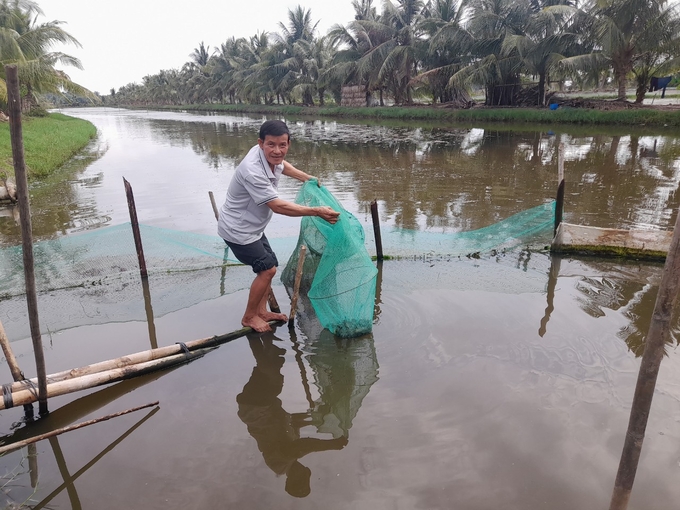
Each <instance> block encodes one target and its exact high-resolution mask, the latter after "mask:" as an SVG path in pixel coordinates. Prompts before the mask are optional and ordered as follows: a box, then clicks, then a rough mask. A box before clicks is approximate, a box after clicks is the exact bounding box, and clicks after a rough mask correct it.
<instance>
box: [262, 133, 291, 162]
mask: <svg viewBox="0 0 680 510" xmlns="http://www.w3.org/2000/svg"><path fill="white" fill-rule="evenodd" d="M257 143H258V144H259V146H260V148H261V149H262V150H263V151H264V156H265V158H267V161H268V162H269V165H270V166H271V168H272V170H273V169H274V167H275V166H276V165H280V164H281V163H283V159H284V158H285V157H286V153H287V152H288V147H289V146H290V137H289V136H288V135H281V136H272V135H265V137H264V140H260V139H259V138H258V139H257Z"/></svg>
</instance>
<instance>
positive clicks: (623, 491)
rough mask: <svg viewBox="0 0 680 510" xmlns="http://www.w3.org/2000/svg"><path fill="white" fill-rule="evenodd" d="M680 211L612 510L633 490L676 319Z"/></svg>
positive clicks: (618, 509) (622, 507)
mask: <svg viewBox="0 0 680 510" xmlns="http://www.w3.org/2000/svg"><path fill="white" fill-rule="evenodd" d="M679 275H680V213H679V214H678V217H677V219H676V222H675V229H674V231H673V239H672V240H671V245H670V248H669V249H668V255H667V256H666V264H665V265H664V268H663V275H662V277H661V283H660V284H659V293H658V294H657V296H656V304H655V305H654V312H653V313H652V321H651V323H650V325H649V331H648V332H647V337H646V338H645V351H644V354H643V355H642V361H641V363H640V372H639V373H638V379H637V384H636V385H635V394H634V396H633V405H632V408H631V410H630V420H629V422H628V430H627V431H626V439H625V441H624V443H623V451H622V452H621V461H620V463H619V470H618V472H617V474H616V482H615V483H614V492H613V494H612V499H611V503H610V506H609V509H610V510H625V509H626V508H627V507H628V500H629V499H630V493H631V490H632V489H633V481H634V480H635V473H636V471H637V466H638V461H639V460H640V452H641V450H642V441H643V440H644V438H645V430H646V428H647V419H648V418H649V410H650V408H651V406H652V397H653V396H654V387H655V386H656V379H657V376H658V375H659V367H660V366H661V360H662V359H663V355H664V346H665V345H666V342H667V341H668V340H669V339H670V334H671V333H670V332H671V327H670V322H671V319H672V318H673V307H674V306H675V302H676V300H677V297H678V291H679V290H680V278H679Z"/></svg>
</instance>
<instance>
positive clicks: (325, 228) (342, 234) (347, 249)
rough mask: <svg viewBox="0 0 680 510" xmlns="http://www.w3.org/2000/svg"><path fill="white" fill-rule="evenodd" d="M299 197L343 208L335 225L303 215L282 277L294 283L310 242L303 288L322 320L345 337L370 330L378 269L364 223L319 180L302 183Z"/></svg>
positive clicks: (310, 202)
mask: <svg viewBox="0 0 680 510" xmlns="http://www.w3.org/2000/svg"><path fill="white" fill-rule="evenodd" d="M295 202H296V203H298V204H301V205H305V206H309V207H318V206H328V207H331V208H333V209H334V210H335V211H338V212H340V217H339V219H338V222H337V223H335V224H333V225H331V224H330V223H328V222H327V221H325V220H323V219H321V218H319V217H316V216H305V217H303V218H302V221H301V223H300V236H299V238H298V244H297V246H296V248H295V251H294V252H293V255H292V256H291V258H290V259H289V260H288V264H287V265H286V267H285V269H284V270H283V273H282V274H281V280H282V281H283V282H284V284H285V285H287V286H288V287H292V286H293V285H294V282H295V273H296V269H297V264H298V260H299V258H300V252H301V250H300V248H301V247H302V246H303V245H304V246H306V247H307V252H306V254H305V261H304V265H303V275H305V278H304V283H303V282H302V281H301V284H300V288H301V291H304V292H305V293H306V294H307V297H309V300H310V301H311V302H312V306H313V307H314V310H315V312H316V314H317V316H318V318H319V321H320V322H321V324H322V325H323V326H324V327H325V328H326V329H328V330H329V331H331V332H332V333H334V334H336V335H338V336H340V337H342V338H351V337H355V336H359V335H363V334H365V333H368V332H370V331H371V329H372V327H373V305H374V300H375V283H376V275H377V274H378V270H377V269H376V267H375V265H374V264H373V262H372V261H371V257H370V255H369V254H368V252H367V251H366V247H365V246H364V229H363V227H362V226H361V223H359V221H358V220H357V219H356V218H355V217H354V216H353V215H352V214H350V213H349V212H347V211H346V210H345V209H344V208H343V207H342V206H341V205H340V203H339V202H338V201H337V200H336V199H335V197H333V195H332V194H331V192H330V191H328V189H326V188H325V187H319V186H318V185H317V181H316V180H310V181H307V182H306V183H305V184H304V185H303V186H302V187H301V188H300V191H299V192H298V195H297V197H296V199H295ZM310 280H311V281H310Z"/></svg>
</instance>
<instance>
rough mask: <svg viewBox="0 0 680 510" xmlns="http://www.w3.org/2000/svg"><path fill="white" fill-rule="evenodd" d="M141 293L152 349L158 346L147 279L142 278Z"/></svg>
mask: <svg viewBox="0 0 680 510" xmlns="http://www.w3.org/2000/svg"><path fill="white" fill-rule="evenodd" d="M142 293H143V294H144V310H145V311H146V324H147V326H148V328H149V342H150V343H151V348H152V349H157V348H158V339H157V337H156V323H155V322H154V318H153V306H151V289H149V279H148V278H142Z"/></svg>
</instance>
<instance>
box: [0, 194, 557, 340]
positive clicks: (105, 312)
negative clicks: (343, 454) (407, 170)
mask: <svg viewBox="0 0 680 510" xmlns="http://www.w3.org/2000/svg"><path fill="white" fill-rule="evenodd" d="M317 194H318V196H317ZM300 200H302V201H303V202H304V203H308V204H309V205H322V204H327V203H330V204H332V207H334V208H336V209H337V210H341V211H343V212H342V214H343V219H341V221H340V222H338V224H336V228H335V229H334V228H331V227H330V225H329V224H328V223H326V222H324V221H323V220H321V219H318V218H304V219H303V220H302V227H301V230H300V237H299V238H298V239H297V240H296V238H295V237H287V238H276V237H270V238H269V241H270V243H271V246H272V248H273V249H274V251H275V252H276V254H277V257H278V258H279V260H280V261H282V263H284V262H285V261H286V260H288V258H289V257H291V258H290V261H289V264H288V265H287V266H286V268H285V269H284V271H283V277H282V279H283V281H284V283H285V284H286V285H287V286H288V287H292V283H293V281H294V268H295V267H296V266H297V258H298V256H299V246H300V242H301V241H302V242H304V244H305V245H306V246H307V247H308V248H309V249H308V255H307V256H306V257H305V261H304V264H305V266H304V272H303V280H302V288H303V291H304V293H305V294H306V293H309V297H310V299H313V300H314V309H315V310H317V313H320V315H321V316H323V317H328V321H327V322H326V324H337V326H332V327H333V328H334V329H335V331H337V332H338V334H341V335H349V334H354V333H356V334H359V333H358V332H359V331H367V330H370V329H371V325H372V319H373V317H372V310H373V301H374V293H375V290H374V288H373V286H374V284H375V279H374V275H375V267H374V266H373V264H372V263H370V259H369V258H368V255H367V248H368V250H373V249H374V248H373V247H374V246H375V242H374V239H373V229H372V228H367V229H366V233H367V237H366V239H364V229H363V228H362V226H361V225H360V224H359V222H358V221H357V219H356V218H355V217H354V216H352V215H351V214H349V213H347V212H346V211H344V210H342V208H341V206H340V205H339V204H338V203H337V201H336V200H335V199H334V198H333V197H332V195H330V193H328V192H327V191H326V190H325V189H324V188H321V190H319V189H318V187H315V186H303V189H302V190H301V192H300ZM553 211H554V202H548V203H546V204H543V205H540V206H538V207H534V208H532V209H528V210H526V211H522V212H521V213H518V214H515V215H514V216H511V217H509V218H507V219H505V220H503V221H501V222H499V223H496V224H494V225H490V226H488V227H485V228H483V229H480V230H476V231H471V232H462V233H454V234H437V233H431V232H422V231H412V230H404V229H397V228H389V227H388V228H383V230H382V240H383V247H384V251H385V253H386V254H388V255H391V256H403V257H410V256H414V257H423V258H424V259H427V260H428V261H429V260H448V259H447V257H448V256H452V257H453V256H455V255H458V256H462V255H469V254H472V253H481V254H482V255H481V256H482V258H483V257H484V256H485V255H487V254H489V253H492V252H493V250H501V249H512V248H513V247H516V246H522V247H523V248H526V247H528V246H529V247H530V246H531V245H532V244H533V245H534V246H540V247H543V246H545V245H546V244H549V242H550V239H551V237H552V226H553V221H554V216H553V214H554V213H553ZM310 225H311V228H310ZM338 225H339V226H338ZM140 230H141V237H142V242H143V245H144V254H145V259H146V265H147V270H148V272H149V279H148V283H149V287H150V293H151V301H152V304H153V312H152V313H153V316H155V317H161V316H163V315H165V314H167V313H170V312H174V311H177V310H181V309H183V308H187V307H189V306H193V305H195V304H197V303H200V302H202V301H206V300H210V299H216V298H218V297H220V296H223V295H225V294H231V293H234V292H237V291H240V290H244V289H247V288H248V287H249V286H250V284H251V282H252V279H253V273H252V270H251V269H250V268H249V267H244V266H242V265H240V264H238V263H237V261H236V260H235V259H234V258H232V256H230V255H229V252H227V251H226V249H225V244H224V241H222V239H221V238H220V237H219V236H217V235H205V234H196V233H191V232H180V231H175V230H170V229H164V228H158V227H151V226H148V225H140ZM369 236H370V237H369ZM33 251H34V255H35V263H34V267H35V275H36V288H37V291H38V308H39V311H40V326H41V331H42V333H47V332H48V331H51V332H56V331H60V330H63V329H67V328H72V327H77V326H82V325H93V324H104V323H108V322H123V321H131V320H144V319H145V318H147V316H148V313H147V312H146V311H145V308H148V305H149V303H147V302H145V299H144V292H143V289H142V286H141V283H140V278H139V265H138V260H137V254H136V250H135V245H134V240H133V236H132V228H131V226H130V224H129V223H125V224H121V225H117V226H111V227H105V228H100V229H97V230H93V231H89V232H85V233H81V234H78V235H70V236H63V237H59V238H56V239H51V240H46V241H41V242H38V243H35V244H34V247H33ZM291 254H292V255H291ZM322 256H325V257H326V260H327V261H330V262H328V263H326V262H325V263H324V266H320V262H321V260H322ZM357 267H363V270H362V271H357V270H356V268H357ZM447 267H448V266H447ZM291 268H293V269H292V270H291ZM469 271H470V270H468V271H464V272H463V273H462V274H458V272H455V271H454V273H455V275H454V276H450V277H448V276H441V280H442V281H441V282H439V283H438V284H441V285H449V286H454V287H455V286H460V285H462V284H463V283H464V284H465V285H466V288H467V287H471V288H475V287H474V286H475V285H476V284H480V282H479V281H478V280H477V279H475V278H472V280H471V281H467V280H466V281H465V282H463V280H465V278H468V280H469V279H470V278H469V277H466V276H465V275H469ZM440 274H441V275H447V274H449V272H447V271H446V270H445V268H444V267H442V269H441V271H440ZM407 277H409V278H410V276H409V275H402V277H401V279H403V280H404V281H405V282H406V281H411V280H413V281H414V282H415V283H414V285H417V283H418V278H420V277H422V275H421V276H420V277H418V278H415V277H414V279H411V280H409V279H408V278H407ZM315 281H316V282H317V283H319V285H320V286H319V287H318V288H316V289H314V290H312V284H313V283H314V282H315ZM522 282H526V274H525V273H522ZM531 285H532V287H531V288H534V287H535V288H537V289H539V290H540V288H542V285H543V283H542V280H540V279H539V280H537V281H535V282H534V281H533V280H532V283H531ZM320 289H325V290H323V291H321V290H320ZM146 301H148V300H146ZM0 306H1V309H2V315H3V317H2V322H3V325H4V326H5V329H6V331H7V334H8V336H9V337H10V338H11V339H16V338H25V337H28V336H29V335H30V332H29V329H28V318H27V307H26V299H25V290H24V272H23V259H22V249H21V246H12V247H4V248H0ZM355 306H356V307H359V306H360V307H361V311H360V313H359V312H357V313H355ZM348 310H349V311H350V312H348ZM348 318H349V319H348ZM353 321H355V322H353Z"/></svg>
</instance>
